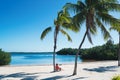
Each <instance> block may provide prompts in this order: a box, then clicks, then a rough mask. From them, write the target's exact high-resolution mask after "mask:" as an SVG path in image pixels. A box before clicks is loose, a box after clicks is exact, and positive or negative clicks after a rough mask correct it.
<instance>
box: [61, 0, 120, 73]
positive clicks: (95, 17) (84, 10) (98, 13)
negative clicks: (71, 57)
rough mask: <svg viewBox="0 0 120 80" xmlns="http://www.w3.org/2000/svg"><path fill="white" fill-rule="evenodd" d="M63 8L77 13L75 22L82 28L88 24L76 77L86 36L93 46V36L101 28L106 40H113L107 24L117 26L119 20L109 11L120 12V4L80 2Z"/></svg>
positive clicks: (106, 0)
mask: <svg viewBox="0 0 120 80" xmlns="http://www.w3.org/2000/svg"><path fill="white" fill-rule="evenodd" d="M63 8H64V9H67V10H70V11H74V12H75V15H74V16H73V21H74V22H76V24H79V25H80V27H82V25H83V23H85V24H86V27H85V28H86V31H85V34H84V36H83V39H82V41H81V43H80V45H79V48H78V52H77V53H76V57H75V66H74V71H73V75H76V74H77V58H78V54H79V53H80V49H81V47H82V44H83V43H84V41H85V38H86V36H87V38H88V40H89V42H90V43H91V44H93V43H92V39H91V34H92V35H95V34H96V33H97V28H99V29H100V30H101V32H102V34H103V36H104V39H105V40H107V39H108V38H111V36H110V34H109V32H108V31H107V29H106V26H105V24H116V23H118V22H119V21H118V19H116V18H114V17H113V16H112V15H110V14H109V11H117V10H119V9H120V4H118V3H117V1H116V0H84V1H83V0H81V1H80V0H79V1H77V4H73V3H67V4H66V5H65V6H64V7H63Z"/></svg>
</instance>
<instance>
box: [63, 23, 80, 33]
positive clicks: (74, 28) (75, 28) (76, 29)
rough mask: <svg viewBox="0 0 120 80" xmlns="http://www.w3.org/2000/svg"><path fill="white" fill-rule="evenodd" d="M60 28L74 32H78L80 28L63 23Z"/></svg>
mask: <svg viewBox="0 0 120 80" xmlns="http://www.w3.org/2000/svg"><path fill="white" fill-rule="evenodd" d="M62 26H63V28H65V29H68V30H72V31H74V32H78V31H79V30H80V28H79V27H78V26H76V25H75V24H73V23H63V24H62Z"/></svg>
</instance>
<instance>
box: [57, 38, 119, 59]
mask: <svg viewBox="0 0 120 80" xmlns="http://www.w3.org/2000/svg"><path fill="white" fill-rule="evenodd" d="M80 51H81V52H80V53H79V55H80V58H82V60H83V61H86V60H117V59H118V56H117V53H118V44H113V42H112V41H111V40H109V41H108V42H107V43H106V44H103V45H101V46H95V47H93V48H85V49H81V50H80ZM76 52H77V49H72V48H64V49H61V50H59V51H58V52H57V54H58V55H75V54H76Z"/></svg>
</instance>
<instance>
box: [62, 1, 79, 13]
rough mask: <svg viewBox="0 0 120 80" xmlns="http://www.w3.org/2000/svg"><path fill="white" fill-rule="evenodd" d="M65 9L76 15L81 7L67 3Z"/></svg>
mask: <svg viewBox="0 0 120 80" xmlns="http://www.w3.org/2000/svg"><path fill="white" fill-rule="evenodd" d="M63 9H66V10H68V11H74V13H76V12H77V11H78V9H79V5H77V4H72V3H66V4H65V6H64V7H63Z"/></svg>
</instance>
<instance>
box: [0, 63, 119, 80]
mask: <svg viewBox="0 0 120 80" xmlns="http://www.w3.org/2000/svg"><path fill="white" fill-rule="evenodd" d="M117 63H118V62H117V61H95V62H82V63H79V64H78V70H77V72H78V74H77V75H75V76H70V75H71V74H72V72H73V68H74V63H73V64H62V65H60V67H61V68H62V69H63V70H62V71H60V72H55V73H52V71H53V66H52V64H50V65H22V66H8V65H7V66H0V80H50V79H52V78H53V79H56V80H79V79H80V80H96V78H98V79H97V80H111V78H112V77H113V76H115V75H120V67H118V66H117Z"/></svg>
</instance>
